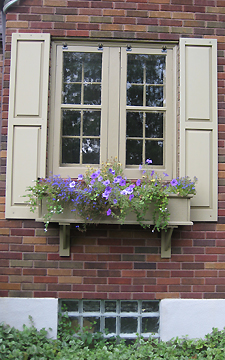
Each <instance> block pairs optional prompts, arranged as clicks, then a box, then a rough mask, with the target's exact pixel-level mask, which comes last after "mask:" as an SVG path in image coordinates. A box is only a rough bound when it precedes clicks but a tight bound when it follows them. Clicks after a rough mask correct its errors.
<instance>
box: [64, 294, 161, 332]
mask: <svg viewBox="0 0 225 360" xmlns="http://www.w3.org/2000/svg"><path fill="white" fill-rule="evenodd" d="M64 306H66V308H67V311H68V315H69V318H70V320H71V323H72V326H73V327H74V328H77V327H80V328H83V327H86V326H87V327H90V326H92V328H93V329H94V332H97V331H101V332H102V333H104V332H105V329H107V331H106V335H105V336H106V337H110V336H117V335H119V336H120V337H122V338H126V339H134V338H135V337H136V336H137V333H138V334H140V335H142V336H143V337H145V338H148V337H149V336H150V335H151V336H153V337H159V301H157V300H151V301H145V300H143V301H142V300H137V301H133V300H132V301H130V300H61V301H60V307H61V310H63V308H64Z"/></svg>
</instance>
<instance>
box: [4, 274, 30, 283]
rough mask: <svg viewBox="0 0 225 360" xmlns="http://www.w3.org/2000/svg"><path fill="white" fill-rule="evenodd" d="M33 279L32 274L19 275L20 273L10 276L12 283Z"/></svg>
mask: <svg viewBox="0 0 225 360" xmlns="http://www.w3.org/2000/svg"><path fill="white" fill-rule="evenodd" d="M32 281H33V277H32V276H24V275H23V276H19V275H11V276H10V277H9V282H10V283H31V282H32Z"/></svg>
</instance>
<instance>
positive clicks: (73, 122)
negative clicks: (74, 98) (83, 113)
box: [62, 110, 80, 136]
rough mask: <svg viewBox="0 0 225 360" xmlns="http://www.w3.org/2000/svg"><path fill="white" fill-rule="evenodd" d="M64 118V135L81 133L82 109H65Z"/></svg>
mask: <svg viewBox="0 0 225 360" xmlns="http://www.w3.org/2000/svg"><path fill="white" fill-rule="evenodd" d="M62 119H63V120H62V121H63V129H62V134H63V135H75V136H76V135H80V111H72V110H64V111H63V112H62Z"/></svg>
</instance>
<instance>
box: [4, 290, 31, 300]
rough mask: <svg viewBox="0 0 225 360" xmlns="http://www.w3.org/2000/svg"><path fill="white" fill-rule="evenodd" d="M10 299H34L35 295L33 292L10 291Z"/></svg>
mask: <svg viewBox="0 0 225 360" xmlns="http://www.w3.org/2000/svg"><path fill="white" fill-rule="evenodd" d="M9 297H25V298H31V297H33V294H32V292H31V291H15V290H10V291H9Z"/></svg>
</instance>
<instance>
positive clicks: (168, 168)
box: [48, 41, 177, 179]
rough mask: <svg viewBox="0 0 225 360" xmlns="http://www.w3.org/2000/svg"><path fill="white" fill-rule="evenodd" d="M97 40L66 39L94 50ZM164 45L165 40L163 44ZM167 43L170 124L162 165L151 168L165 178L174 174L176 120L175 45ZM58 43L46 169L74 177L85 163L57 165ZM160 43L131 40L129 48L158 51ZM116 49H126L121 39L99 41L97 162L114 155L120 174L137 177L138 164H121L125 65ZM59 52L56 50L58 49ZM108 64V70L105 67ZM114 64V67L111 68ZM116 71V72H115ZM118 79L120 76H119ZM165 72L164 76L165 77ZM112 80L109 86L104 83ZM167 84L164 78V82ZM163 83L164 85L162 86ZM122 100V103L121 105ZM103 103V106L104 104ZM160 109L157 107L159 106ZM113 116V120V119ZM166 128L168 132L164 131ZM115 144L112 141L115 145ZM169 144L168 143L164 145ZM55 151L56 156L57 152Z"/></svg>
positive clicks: (54, 53)
mask: <svg viewBox="0 0 225 360" xmlns="http://www.w3.org/2000/svg"><path fill="white" fill-rule="evenodd" d="M98 45H99V44H98V43H97V42H90V41H87V42H85V41H82V42H80V41H78V42H70V43H68V44H67V46H68V47H71V50H72V48H74V49H75V48H76V49H78V48H79V51H81V50H80V49H82V50H84V49H85V51H87V52H89V49H90V51H94V52H95V51H96V49H97V47H98ZM164 45H165V43H164ZM166 45H167V57H168V54H169V58H170V60H169V62H170V64H169V66H170V67H172V68H171V69H170V71H168V66H167V73H168V75H169V76H170V80H171V81H172V85H171V87H170V88H171V91H170V92H168V91H167V94H168V95H169V96H170V100H167V103H170V106H169V108H168V106H167V110H166V111H167V113H168V115H167V118H168V120H167V123H168V122H169V123H170V124H171V123H172V126H168V125H165V127H164V128H165V132H167V134H166V141H165V147H166V149H165V166H163V167H162V166H152V169H154V170H156V171H157V172H158V173H161V174H162V173H163V172H166V173H168V174H169V178H168V179H172V178H173V177H175V176H176V175H177V154H176V150H177V136H176V130H177V120H176V109H177V101H176V99H177V86H176V84H177V81H176V78H177V76H176V73H177V59H176V55H177V50H176V48H177V45H175V44H170V43H168V44H166ZM62 46H63V44H62V42H59V41H57V42H53V44H52V67H51V68H52V69H51V91H50V98H51V100H50V101H51V102H50V123H49V130H50V131H49V140H50V141H49V146H48V150H49V156H48V170H49V172H53V173H55V174H60V175H61V176H62V177H68V176H70V177H71V178H76V177H77V175H78V174H79V173H84V172H85V170H86V166H85V165H84V166H79V165H78V166H76V165H75V166H74V165H73V164H71V165H69V166H60V165H58V163H59V159H60V154H59V151H60V145H59V144H60V143H59V140H58V139H59V134H60V126H61V117H60V113H61V112H59V111H58V112H57V111H56V108H55V104H56V103H57V102H60V105H61V99H59V96H60V95H59V94H60V91H58V95H57V89H58V88H59V86H61V85H60V83H59V81H61V77H60V76H58V77H57V68H58V67H59V66H62V65H61V64H60V63H59V64H58V63H57V49H61V50H62ZM162 47H163V45H162V43H160V44H156V43H154V44H153V43H151V44H150V45H149V44H146V43H142V42H141V43H132V49H133V51H135V53H146V51H147V53H156V54H161V53H162ZM120 48H121V49H122V51H121V52H125V51H126V44H125V43H123V42H104V43H103V49H104V50H103V59H104V60H103V71H102V76H103V77H102V85H103V89H102V116H101V133H100V139H101V140H100V141H101V145H100V164H101V163H102V162H105V161H107V160H110V158H114V157H117V158H118V160H119V161H120V162H121V163H122V166H123V168H124V174H125V176H127V177H128V178H130V179H135V178H139V177H140V176H141V171H140V170H139V168H138V167H136V168H135V167H134V166H132V167H130V168H129V167H125V148H126V145H125V144H126V142H125V139H126V122H125V121H124V122H123V121H121V119H123V118H124V116H126V105H125V104H126V90H125V84H126V80H125V78H126V71H122V70H121V69H123V68H124V66H125V67H126V64H125V65H124V63H126V60H125V57H124V56H123V59H122V61H121V63H120ZM58 51H59V50H58ZM110 62H113V67H112V66H111V67H110ZM108 66H109V71H108V70H107V69H106V68H107V67H108ZM115 67H116V70H117V71H115ZM115 73H116V75H115ZM121 74H122V76H121V79H120V75H121ZM168 75H167V76H168ZM111 81H113V86H108V85H109V84H111ZM167 84H168V81H167ZM166 86H167V85H166ZM107 97H108V98H110V99H111V101H110V102H108V100H107V99H106V98H107ZM122 102H123V103H124V106H121V104H122ZM104 103H105V104H106V105H104ZM160 110H161V109H160ZM102 119H107V121H103V120H102ZM115 119H116V121H115ZM168 130H169V131H168ZM115 143H116V144H115ZM168 143H169V144H168ZM57 154H58V155H57ZM100 164H99V165H91V166H92V167H94V168H95V167H96V168H97V167H99V166H100Z"/></svg>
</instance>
